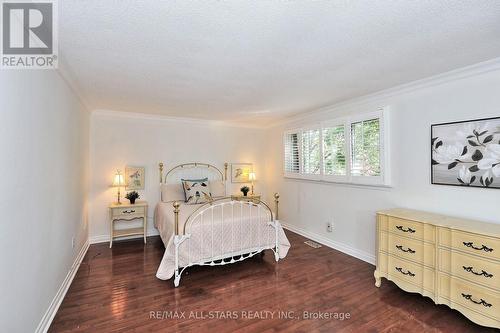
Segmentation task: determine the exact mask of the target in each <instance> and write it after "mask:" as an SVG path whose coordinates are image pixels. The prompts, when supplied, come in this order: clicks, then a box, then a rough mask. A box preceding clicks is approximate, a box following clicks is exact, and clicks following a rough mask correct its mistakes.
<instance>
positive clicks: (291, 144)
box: [284, 132, 300, 175]
mask: <svg viewBox="0 0 500 333" xmlns="http://www.w3.org/2000/svg"><path fill="white" fill-rule="evenodd" d="M284 145H285V175H293V174H297V175H298V174H299V172H300V160H299V133H298V132H289V133H285V140H284Z"/></svg>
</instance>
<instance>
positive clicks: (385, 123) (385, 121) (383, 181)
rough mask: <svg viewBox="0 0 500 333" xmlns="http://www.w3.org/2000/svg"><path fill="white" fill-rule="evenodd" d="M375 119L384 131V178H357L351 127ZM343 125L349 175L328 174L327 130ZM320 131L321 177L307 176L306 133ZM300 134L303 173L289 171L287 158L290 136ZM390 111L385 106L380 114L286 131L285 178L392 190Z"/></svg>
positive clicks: (382, 171) (382, 142) (329, 121)
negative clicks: (390, 188) (304, 159)
mask: <svg viewBox="0 0 500 333" xmlns="http://www.w3.org/2000/svg"><path fill="white" fill-rule="evenodd" d="M372 119H379V126H380V127H379V131H380V143H379V144H380V176H356V175H353V174H352V172H351V169H352V155H351V150H352V148H351V147H352V142H351V126H352V124H354V123H357V122H360V121H368V120H372ZM339 125H343V126H344V137H345V154H346V155H345V156H346V174H345V176H342V175H326V174H325V170H324V165H325V162H324V159H325V156H324V142H323V130H324V129H326V128H330V127H336V126H339ZM312 129H318V130H319V139H320V174H318V175H314V174H304V172H303V156H302V155H303V154H302V153H303V152H302V133H303V132H304V131H308V130H312ZM294 133H296V134H297V136H298V142H299V161H298V162H299V166H300V167H299V172H298V173H290V172H286V165H285V164H286V156H285V143H286V136H287V135H289V134H294ZM389 138H390V136H389V108H388V107H387V106H386V107H381V108H379V109H377V110H376V111H372V112H367V113H362V114H357V115H352V116H348V117H341V118H334V119H329V120H325V121H321V122H317V123H310V124H308V125H305V126H303V127H300V128H297V127H295V128H294V129H290V130H286V131H284V134H283V165H284V169H283V171H284V172H283V174H284V177H285V178H293V179H304V180H314V181H323V182H331V183H345V184H353V185H368V186H382V187H390V163H389V161H390V149H389V148H390V146H389V143H390V141H389Z"/></svg>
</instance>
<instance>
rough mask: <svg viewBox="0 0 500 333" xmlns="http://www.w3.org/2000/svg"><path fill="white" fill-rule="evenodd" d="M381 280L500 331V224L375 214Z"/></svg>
mask: <svg viewBox="0 0 500 333" xmlns="http://www.w3.org/2000/svg"><path fill="white" fill-rule="evenodd" d="M376 266H377V267H376V270H375V273H374V275H375V285H376V286H377V287H380V286H381V282H382V281H381V278H383V277H384V278H386V279H388V280H391V281H393V282H394V283H395V284H396V285H397V286H399V287H400V288H401V289H403V290H405V291H408V292H415V293H420V294H422V295H424V296H427V297H430V298H431V299H432V300H433V301H434V302H435V303H436V304H446V305H448V306H449V307H450V308H453V309H456V310H458V311H460V312H461V313H463V314H464V315H465V316H466V317H467V318H469V319H470V320H472V321H473V322H475V323H477V324H479V325H483V326H489V327H496V328H500V225H498V224H490V223H484V222H479V221H473V220H466V219H460V218H454V217H448V216H443V215H438V214H431V213H426V212H420V211H415V210H409V209H391V210H386V211H381V212H378V213H377V263H376Z"/></svg>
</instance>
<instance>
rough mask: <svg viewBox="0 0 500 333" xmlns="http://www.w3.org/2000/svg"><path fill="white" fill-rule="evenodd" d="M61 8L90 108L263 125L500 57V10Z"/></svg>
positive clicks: (359, 4) (379, 4)
mask: <svg viewBox="0 0 500 333" xmlns="http://www.w3.org/2000/svg"><path fill="white" fill-rule="evenodd" d="M59 4H60V17H59V21H60V29H59V36H60V38H59V41H60V42H59V43H60V44H59V45H60V53H61V56H62V58H63V59H64V60H65V62H64V63H65V64H66V65H65V67H66V68H63V70H66V71H68V72H72V74H73V78H74V79H75V80H76V85H77V86H78V87H79V88H78V90H79V93H80V94H81V95H82V97H83V98H84V100H86V101H87V103H88V105H89V107H91V108H92V109H109V110H119V111H130V112H139V113H151V114H162V115H167V116H174V117H194V118H202V119H211V120H226V121H235V122H248V123H252V124H256V125H262V124H269V123H270V122H273V121H277V120H280V119H282V118H284V117H286V116H290V115H292V114H296V113H299V112H304V111H309V110H311V109H314V108H317V107H320V106H324V105H328V104H332V103H336V102H340V101H343V100H346V99H350V98H354V97H358V96H362V95H365V94H368V93H372V92H375V91H379V90H382V89H385V88H389V87H393V86H396V85H398V84H401V83H406V82H410V81H414V80H417V79H421V78H425V77H428V76H431V75H435V74H439V73H442V72H446V71H449V70H452V69H456V68H459V67H463V66H466V65H470V64H474V63H478V62H481V61H484V60H488V59H492V58H496V57H498V56H500V1H498V0H481V1H471V0H464V1H462V0H418V1H414V0H407V1H405V0H394V1H389V0H384V1H373V0H358V1H347V0H344V1H305V0H304V1H298V0H296V1H256V0H248V1H212V0H210V1H157V0H155V1H153V0H150V1H131V0H126V1H125V0H120V1H118V0H115V1H111V0H87V1H78V0H64V1H60V2H59ZM63 66H64V65H63Z"/></svg>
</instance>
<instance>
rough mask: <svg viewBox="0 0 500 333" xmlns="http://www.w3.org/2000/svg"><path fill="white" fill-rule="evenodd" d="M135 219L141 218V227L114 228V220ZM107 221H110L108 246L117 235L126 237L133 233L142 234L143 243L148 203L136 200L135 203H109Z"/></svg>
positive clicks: (110, 245)
mask: <svg viewBox="0 0 500 333" xmlns="http://www.w3.org/2000/svg"><path fill="white" fill-rule="evenodd" d="M136 219H141V220H142V226H141V227H131V228H123V229H116V228H115V222H116V221H120V220H122V221H132V220H136ZM109 222H110V238H109V247H110V248H111V247H112V246H113V239H115V238H117V237H126V236H134V235H142V236H143V238H144V244H146V230H147V224H148V203H147V202H146V201H136V203H135V204H126V203H122V204H117V203H113V204H111V205H109Z"/></svg>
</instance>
